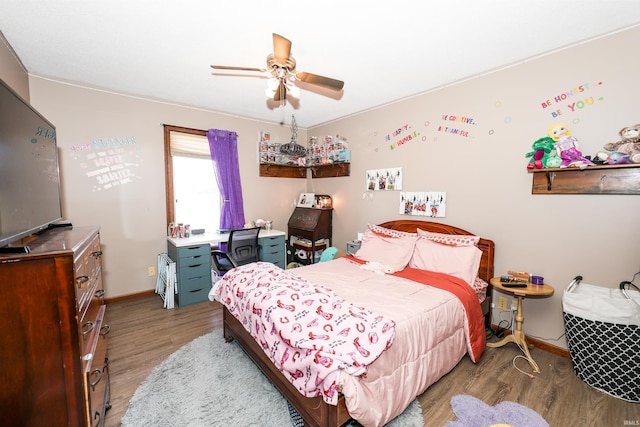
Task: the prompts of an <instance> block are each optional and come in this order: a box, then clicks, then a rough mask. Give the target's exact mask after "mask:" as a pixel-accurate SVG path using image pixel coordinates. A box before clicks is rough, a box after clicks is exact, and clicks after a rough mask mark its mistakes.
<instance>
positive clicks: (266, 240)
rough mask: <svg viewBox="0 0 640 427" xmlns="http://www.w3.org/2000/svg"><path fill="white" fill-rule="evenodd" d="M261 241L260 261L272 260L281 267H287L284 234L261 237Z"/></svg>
mask: <svg viewBox="0 0 640 427" xmlns="http://www.w3.org/2000/svg"><path fill="white" fill-rule="evenodd" d="M259 243H260V261H264V262H271V263H273V264H275V265H277V266H278V267H280V268H285V265H286V264H285V260H286V250H285V239H284V235H282V236H271V237H261V238H260V240H259Z"/></svg>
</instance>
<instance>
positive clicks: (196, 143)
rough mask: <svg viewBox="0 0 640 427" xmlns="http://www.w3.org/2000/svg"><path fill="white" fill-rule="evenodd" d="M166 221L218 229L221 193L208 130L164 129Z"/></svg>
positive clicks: (211, 229)
mask: <svg viewBox="0 0 640 427" xmlns="http://www.w3.org/2000/svg"><path fill="white" fill-rule="evenodd" d="M165 179H166V183H167V185H166V193H167V222H175V223H177V222H180V223H183V224H190V225H191V229H198V228H203V229H205V230H207V231H213V230H217V229H218V228H219V226H220V209H221V208H220V205H221V198H220V191H219V189H218V183H217V181H216V177H215V173H214V167H213V164H212V162H211V155H210V153H209V141H208V140H207V136H206V131H202V130H195V129H185V128H178V127H173V126H165Z"/></svg>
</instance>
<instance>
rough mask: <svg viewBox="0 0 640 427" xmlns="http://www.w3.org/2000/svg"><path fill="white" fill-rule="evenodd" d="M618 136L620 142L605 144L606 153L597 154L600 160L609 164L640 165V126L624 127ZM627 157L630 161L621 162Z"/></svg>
mask: <svg viewBox="0 0 640 427" xmlns="http://www.w3.org/2000/svg"><path fill="white" fill-rule="evenodd" d="M618 135H619V136H620V140H619V141H618V142H609V143H607V144H605V145H604V146H603V148H604V149H605V150H606V151H600V152H598V154H596V156H597V157H598V159H600V160H602V161H604V162H605V163H609V164H618V163H623V162H626V163H640V124H637V125H633V126H627V127H623V128H622V129H621V130H620V132H618ZM614 153H619V154H614ZM625 156H628V161H625V160H621V159H625Z"/></svg>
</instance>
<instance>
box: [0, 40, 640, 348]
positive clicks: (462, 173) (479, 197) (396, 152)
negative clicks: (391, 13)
mask: <svg viewBox="0 0 640 427" xmlns="http://www.w3.org/2000/svg"><path fill="white" fill-rule="evenodd" d="M639 38H640V29H638V28H635V29H632V30H628V31H626V32H622V33H619V34H614V35H612V36H609V37H606V38H602V39H599V40H595V41H592V42H589V43H584V44H581V45H578V46H575V47H573V48H571V49H568V50H565V51H562V52H558V53H555V54H553V55H549V56H545V57H542V58H539V59H536V60H532V61H528V62H525V63H522V64H518V65H516V66H514V67H511V68H508V69H505V70H501V71H497V72H495V73H491V74H487V75H485V76H481V77H478V78H475V79H471V80H468V81H465V82H460V83H459V84H455V85H451V86H448V87H445V88H442V89H440V90H436V91H433V92H431V93H427V94H423V95H420V96H416V97H413V98H411V99H407V100H404V101H401V102H397V103H394V104H391V105H387V106H384V107H381V108H377V109H374V110H371V111H367V112H364V113H362V114H358V115H354V116H351V117H348V118H345V119H343V120H338V121H335V122H332V123H329V124H326V125H323V126H321V127H318V128H316V129H309V130H301V131H300V134H299V139H300V140H301V141H305V140H306V138H307V136H309V135H318V136H322V135H326V134H331V135H333V134H340V135H344V136H346V137H347V138H348V139H349V141H350V142H351V150H352V164H351V168H352V169H351V176H350V177H344V178H326V179H316V180H313V181H308V182H305V180H300V179H285V178H261V177H259V176H258V169H257V157H256V140H257V135H258V132H260V131H264V130H266V131H270V132H271V133H272V135H273V137H274V138H275V139H279V140H280V141H282V142H285V141H287V140H288V138H289V129H288V128H286V127H280V126H278V125H274V124H268V123H262V122H257V121H252V120H246V119H242V118H237V117H232V116H228V115H225V114H219V113H214V112H208V111H202V110H197V109H191V108H187V107H183V106H176V105H171V104H166V103H160V102H155V101H152V100H143V99H139V98H134V97H127V96H123V95H118V94H112V93H108V92H104V91H99V90H93V89H90V88H83V87H77V86H74V85H69V84H65V83H63V82H54V81H50V80H46V79H41V78H35V77H31V78H30V91H31V102H32V104H33V105H34V106H35V107H36V108H37V109H38V110H39V111H41V112H42V113H43V114H44V115H45V116H46V117H47V118H48V119H49V120H51V121H52V122H53V123H54V124H55V125H56V127H57V131H58V144H59V146H60V151H61V168H62V183H63V198H64V203H63V209H64V214H65V217H67V218H68V219H70V220H71V221H72V222H73V223H74V224H77V225H82V224H97V225H100V226H101V227H102V238H103V243H104V252H105V287H106V289H107V297H115V296H120V295H126V294H133V293H137V292H141V291H143V290H148V289H153V288H154V286H155V282H154V278H149V277H147V267H149V266H154V265H155V262H156V255H157V254H158V253H159V252H163V251H165V250H166V242H165V237H164V236H165V232H166V218H165V196H164V173H163V164H164V163H163V162H164V160H163V140H162V138H163V137H162V126H161V124H162V123H166V124H171V125H177V126H185V127H191V128H198V129H208V128H220V129H229V130H235V131H237V132H238V133H239V135H240V138H239V146H240V159H241V160H240V161H241V175H242V184H243V189H244V194H245V212H246V216H247V220H250V219H256V218H266V219H273V220H274V227H275V228H279V229H284V230H286V222H287V219H288V217H289V215H290V213H291V210H292V207H293V200H294V199H295V198H296V196H297V195H298V194H299V193H300V192H301V191H304V190H307V191H314V192H316V193H322V194H325V193H326V194H331V195H332V196H333V197H334V204H335V212H334V244H335V245H336V246H339V247H340V248H344V246H345V243H346V242H347V241H349V240H352V239H353V238H354V237H355V236H356V233H357V232H358V231H364V229H365V228H366V225H367V223H379V222H382V221H385V220H389V219H394V218H403V216H401V215H399V214H398V213H397V212H398V202H399V193H398V192H375V193H373V197H372V198H369V197H366V198H365V199H363V197H362V196H363V194H364V192H365V191H364V189H365V186H364V182H365V172H366V171H367V170H368V169H378V168H387V167H402V168H403V174H404V188H403V190H404V191H446V192H447V199H448V200H447V202H448V203H447V216H446V218H442V219H437V221H442V222H445V223H449V224H454V225H457V226H459V227H462V228H465V229H467V230H469V231H472V232H474V233H477V234H480V235H482V236H483V237H486V238H489V239H492V240H494V241H495V243H496V274H500V273H504V272H506V270H508V269H517V270H527V271H530V272H532V273H534V274H537V275H542V276H544V277H545V278H546V281H547V282H548V283H550V284H552V285H554V286H555V287H556V290H557V292H556V294H555V295H554V296H553V297H552V298H548V299H544V300H526V301H525V317H526V321H525V325H524V328H525V331H526V332H527V333H528V334H531V335H534V336H537V337H539V338H541V339H544V340H546V341H549V342H550V343H551V344H553V345H558V346H563V347H564V346H566V344H565V342H564V339H560V340H558V341H555V340H554V339H555V338H557V337H559V336H561V335H562V333H563V325H562V309H561V295H562V289H563V288H564V287H565V286H566V285H567V284H568V283H569V281H570V280H571V278H572V277H573V276H575V275H577V274H581V275H583V276H584V277H585V281H586V282H590V283H597V284H601V285H604V286H612V287H613V286H615V285H616V284H617V283H619V282H620V281H622V280H628V279H630V278H631V277H632V275H633V273H635V272H636V271H638V270H639V269H640V239H639V238H638V237H639V235H640V221H639V220H638V212H639V211H640V197H638V196H617V195H605V196H591V195H573V196H563V195H552V196H547V195H536V196H534V195H531V175H530V174H527V171H526V168H525V166H526V163H527V159H526V158H525V156H524V154H525V153H526V152H527V151H529V150H530V147H531V144H532V142H533V141H534V140H536V139H537V138H539V137H542V136H545V134H546V132H547V129H548V127H549V126H550V125H552V124H555V123H558V122H566V123H567V124H569V126H570V128H571V130H572V132H573V134H574V135H575V136H576V137H577V138H578V139H579V140H580V142H581V144H582V148H583V151H584V152H585V154H593V153H594V152H596V151H597V150H598V149H599V148H600V147H601V146H602V145H603V144H604V143H606V142H609V141H615V140H616V139H617V132H618V130H619V129H620V128H621V127H623V126H626V125H631V124H635V123H637V122H639V121H640V117H638V116H637V106H636V100H637V99H638V98H639V96H640V89H639V88H638V86H637V85H635V79H636V77H635V73H636V71H635V70H637V69H638V68H639V66H640V63H639V62H640V59H639V58H637V57H634V56H632V55H631V56H628V57H626V58H625V59H624V61H623V60H621V59H620V58H619V56H620V55H619V53H620V52H629V51H631V52H633V51H635V49H636V40H638V39H639ZM452 54H463V52H452ZM435 66H437V63H434V67H435ZM4 72H5V69H4V67H3V66H0V73H2V74H0V77H2V78H4ZM424 72H425V73H428V72H429V70H424ZM600 82H601V83H602V84H598V83H600ZM347 83H348V82H347ZM585 83H588V84H589V85H590V89H589V90H588V91H585V92H583V93H581V94H579V95H578V96H577V97H576V98H575V99H577V100H582V99H585V98H589V97H593V99H594V102H593V105H588V106H586V107H585V108H583V109H579V110H576V112H575V113H574V112H571V111H570V109H569V108H568V107H567V106H566V105H567V102H562V103H559V104H555V103H553V107H554V109H560V110H561V112H562V116H561V117H560V118H558V119H556V118H553V117H552V116H551V114H550V112H549V111H548V110H549V109H550V108H546V109H543V108H542V106H541V104H542V102H544V101H545V100H547V99H553V97H554V96H557V95H560V94H562V93H565V92H567V91H569V90H571V89H573V88H576V87H578V86H580V85H583V84H585ZM347 90H348V89H347ZM372 90H375V88H372ZM443 115H448V116H451V115H455V116H458V117H460V116H464V117H470V118H473V120H474V123H475V124H474V125H467V124H463V123H460V122H450V121H444V120H443V119H442V116H443ZM404 125H409V126H410V127H411V131H412V132H417V133H418V134H419V136H418V137H417V138H415V139H413V140H411V141H409V142H407V143H405V144H404V145H402V146H399V147H396V148H395V149H393V150H391V149H390V148H389V145H390V143H389V142H388V141H385V136H386V135H389V134H391V133H392V132H393V131H394V130H396V129H399V128H401V127H402V126H404ZM445 125H446V126H449V127H451V128H457V129H460V130H463V131H467V132H468V134H469V137H462V136H457V135H452V134H447V133H444V132H440V131H438V127H439V126H445ZM404 135H406V132H403V133H402V134H401V135H400V136H399V137H398V138H392V139H391V141H392V142H393V141H396V140H397V139H399V138H400V137H402V136H404ZM114 138H120V139H121V140H124V141H129V142H130V143H129V144H128V145H123V146H120V147H111V148H112V149H115V150H117V151H119V152H115V151H114V152H111V153H109V152H108V150H107V149H106V148H104V147H101V146H100V144H101V143H103V142H104V140H112V139H114ZM94 141H95V144H94ZM134 141H135V143H133V142H134ZM99 154H107V155H106V156H104V157H107V159H104V160H100V161H98V163H96V160H95V159H94V156H97V155H99ZM110 155H113V156H120V157H119V158H117V157H116V158H114V159H113V161H114V162H120V163H119V164H121V165H124V166H125V167H124V169H126V170H127V171H128V172H127V173H128V174H129V175H130V177H129V178H130V182H128V183H125V184H123V185H119V186H115V187H111V188H105V184H104V183H100V182H98V181H97V179H96V178H95V177H94V176H92V175H91V174H92V172H93V171H95V170H97V169H98V166H96V164H102V165H103V166H104V165H107V164H108V161H109V159H108V158H109V157H110ZM100 162H101V163H100ZM412 218H413V217H412ZM497 320H498V318H497V316H496V317H494V321H496V322H497Z"/></svg>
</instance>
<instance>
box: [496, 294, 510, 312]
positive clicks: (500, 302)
mask: <svg viewBox="0 0 640 427" xmlns="http://www.w3.org/2000/svg"><path fill="white" fill-rule="evenodd" d="M508 303H509V302H508V301H507V299H506V298H505V297H498V308H499V309H500V310H508V308H507V307H508V306H509V305H508Z"/></svg>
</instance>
